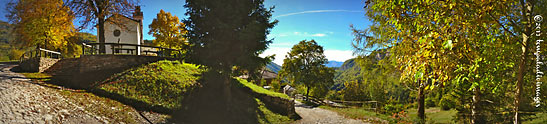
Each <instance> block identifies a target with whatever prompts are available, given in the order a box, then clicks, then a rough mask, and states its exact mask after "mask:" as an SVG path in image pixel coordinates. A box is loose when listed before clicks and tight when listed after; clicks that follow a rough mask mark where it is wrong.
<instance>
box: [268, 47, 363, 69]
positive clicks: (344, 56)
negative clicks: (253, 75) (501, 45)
mask: <svg viewBox="0 0 547 124" xmlns="http://www.w3.org/2000/svg"><path fill="white" fill-rule="evenodd" d="M289 51H291V48H289V47H270V48H269V49H268V50H266V51H264V53H262V54H261V55H260V56H261V57H265V56H268V55H273V54H275V59H274V61H273V62H275V63H276V64H279V65H283V59H285V56H286V55H287V53H288V52H289ZM324 54H325V56H326V57H327V59H328V60H329V61H339V62H344V61H346V60H348V59H351V58H355V56H354V55H353V51H351V50H325V53H324Z"/></svg>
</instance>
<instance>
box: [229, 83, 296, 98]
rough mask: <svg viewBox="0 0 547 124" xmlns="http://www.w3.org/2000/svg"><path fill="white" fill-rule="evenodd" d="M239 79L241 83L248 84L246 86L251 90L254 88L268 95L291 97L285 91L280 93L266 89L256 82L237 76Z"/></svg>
mask: <svg viewBox="0 0 547 124" xmlns="http://www.w3.org/2000/svg"><path fill="white" fill-rule="evenodd" d="M237 80H238V81H239V83H241V84H243V86H246V87H249V88H250V89H251V90H253V91H254V92H257V93H261V94H266V95H269V96H277V97H281V98H285V99H289V96H287V95H286V94H283V93H278V92H274V91H271V90H267V89H264V88H262V87H260V86H258V85H256V84H253V83H251V82H248V81H247V80H245V79H240V78H237Z"/></svg>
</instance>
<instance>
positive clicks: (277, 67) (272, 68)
mask: <svg viewBox="0 0 547 124" xmlns="http://www.w3.org/2000/svg"><path fill="white" fill-rule="evenodd" d="M266 69H267V70H270V71H273V72H275V73H278V72H279V70H281V66H280V65H278V64H275V63H274V62H271V63H270V64H268V65H266Z"/></svg>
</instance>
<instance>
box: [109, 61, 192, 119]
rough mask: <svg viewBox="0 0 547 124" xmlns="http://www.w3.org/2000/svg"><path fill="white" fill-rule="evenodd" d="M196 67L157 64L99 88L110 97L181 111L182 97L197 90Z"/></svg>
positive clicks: (180, 64)
mask: <svg viewBox="0 0 547 124" xmlns="http://www.w3.org/2000/svg"><path fill="white" fill-rule="evenodd" d="M201 72H203V70H201V69H199V68H198V66H196V65H193V64H188V63H180V62H178V61H159V62H156V63H152V64H148V65H144V66H141V67H137V68H133V69H131V70H128V71H125V72H122V73H119V74H117V75H114V76H113V77H112V79H110V80H108V81H107V82H108V83H106V84H103V85H101V86H99V88H100V89H103V90H105V91H107V92H110V93H115V94H120V95H122V96H125V97H127V98H130V99H135V100H139V101H142V102H145V103H148V104H150V105H158V106H162V107H165V108H168V109H176V108H178V107H180V106H181V105H180V103H181V100H182V99H183V97H180V96H184V93H185V92H187V91H189V90H192V89H193V88H196V87H197V85H196V84H197V80H198V79H199V76H197V75H199V74H201Z"/></svg>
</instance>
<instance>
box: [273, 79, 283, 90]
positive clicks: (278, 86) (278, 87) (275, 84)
mask: <svg viewBox="0 0 547 124" xmlns="http://www.w3.org/2000/svg"><path fill="white" fill-rule="evenodd" d="M271 86H272V90H273V91H275V92H281V83H280V82H279V81H278V80H273V81H272V84H271Z"/></svg>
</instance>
